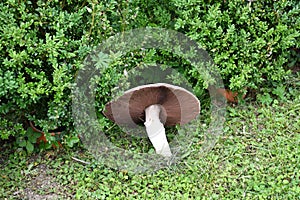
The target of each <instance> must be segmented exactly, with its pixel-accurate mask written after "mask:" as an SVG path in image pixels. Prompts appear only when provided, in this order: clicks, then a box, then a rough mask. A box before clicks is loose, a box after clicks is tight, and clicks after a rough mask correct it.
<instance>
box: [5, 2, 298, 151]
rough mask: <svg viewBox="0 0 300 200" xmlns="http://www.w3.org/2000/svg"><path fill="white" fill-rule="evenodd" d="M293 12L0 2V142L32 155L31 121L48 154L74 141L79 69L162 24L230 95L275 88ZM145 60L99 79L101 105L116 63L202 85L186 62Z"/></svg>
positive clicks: (292, 37)
mask: <svg viewBox="0 0 300 200" xmlns="http://www.w3.org/2000/svg"><path fill="white" fill-rule="evenodd" d="M299 12H300V8H299V3H297V1H296V0H294V1H292V0H289V1H276V2H273V1H270V0H268V1H253V2H252V1H243V0H233V1H223V0H222V1H221V0H219V1H214V2H212V1H204V0H189V1H186V0H181V1H178V0H171V1H167V0H160V1H154V0H150V1H142V0H136V1H126V0H122V1H98V2H97V1H89V0H87V1H86V0H80V1H72V0H67V1H42V0H33V1H17V0H7V1H6V2H2V3H0V35H1V37H0V44H1V45H0V65H1V68H0V138H1V139H8V138H9V137H10V136H14V137H16V138H18V140H17V141H19V145H20V146H22V147H23V146H26V147H27V150H31V149H32V148H31V146H30V145H29V146H28V145H25V144H27V143H28V144H29V143H31V142H32V137H31V135H32V131H33V127H32V126H30V123H29V122H33V123H34V126H35V127H38V129H40V130H42V131H43V132H45V134H46V138H47V139H48V140H49V141H50V143H47V145H46V146H45V148H47V147H50V146H51V143H55V142H57V141H59V140H61V141H62V142H64V143H66V144H68V145H69V146H73V144H74V143H76V142H78V138H77V136H76V132H75V131H74V128H73V121H72V116H71V103H72V102H71V86H72V83H73V82H74V79H75V77H76V73H77V71H78V70H79V69H80V68H81V66H82V61H83V60H84V58H85V57H86V55H87V54H88V53H89V52H90V51H91V50H92V49H94V47H96V46H97V44H99V43H100V42H101V41H103V40H104V39H106V38H108V37H109V36H111V35H114V34H115V33H118V32H122V31H125V30H129V29H132V28H140V27H145V26H159V27H164V28H170V29H176V30H178V31H180V32H183V33H185V34H187V35H188V36H190V37H191V38H192V39H194V40H196V41H197V42H199V44H200V45H202V46H203V47H204V48H205V49H206V50H207V51H208V52H209V53H210V55H211V56H212V57H213V59H214V61H215V63H216V64H217V65H218V66H219V67H220V69H221V74H222V76H223V78H224V80H225V82H226V81H227V82H228V84H229V87H230V88H232V89H234V90H240V89H243V88H245V87H249V88H252V89H255V88H259V87H261V86H265V87H268V86H269V85H272V84H273V81H277V82H279V83H280V81H282V80H283V79H284V77H285V76H286V75H287V74H288V63H289V62H291V60H289V59H288V58H289V57H291V55H292V52H291V50H290V49H291V48H292V47H293V48H299V46H300V42H299V35H300V34H299V27H300V19H299ZM153 52H154V53H153ZM144 54H145V52H137V53H136V54H134V56H133V57H130V56H129V57H127V58H126V57H125V58H124V59H123V60H120V61H119V62H118V63H117V65H115V68H114V69H112V70H110V71H111V74H110V79H107V80H106V79H105V80H104V79H103V80H102V81H101V82H100V88H101V89H100V90H99V92H101V93H100V94H99V95H100V96H102V97H103V98H101V102H99V106H103V105H104V104H105V103H106V101H108V99H109V94H110V90H111V88H112V87H113V86H114V83H116V82H117V80H118V77H120V74H121V73H123V69H122V68H121V67H122V66H123V65H125V64H128V66H129V68H130V67H134V66H135V65H136V64H137V63H140V62H142V61H144V60H145V59H149V58H150V59H151V58H153V62H155V61H156V62H159V63H164V62H167V63H169V64H172V65H174V66H176V67H177V68H179V70H181V71H183V73H184V74H186V75H189V76H190V80H192V81H194V83H193V85H194V86H196V87H199V88H200V89H203V86H201V84H199V83H198V81H200V82H201V80H200V78H199V75H198V74H193V73H192V72H191V71H192V70H191V69H190V68H189V65H188V64H187V63H186V62H185V61H184V60H180V58H179V59H177V58H175V59H174V57H173V55H171V54H168V53H167V52H160V51H149V52H147V51H146V55H144ZM143 56H144V57H146V58H143ZM131 58H132V59H131ZM164 60H166V61H164ZM176 60H177V61H176ZM117 66H120V67H119V68H118V67H117ZM108 71H109V70H108ZM108 73H109V72H108ZM201 87H202V88H201ZM199 88H198V89H199ZM53 131H54V132H62V134H61V135H59V136H58V137H56V136H53V135H51V134H50V133H51V132H53ZM76 138H77V139H76ZM24 141H27V143H26V142H25V143H24Z"/></svg>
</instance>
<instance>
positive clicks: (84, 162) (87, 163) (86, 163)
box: [72, 157, 91, 165]
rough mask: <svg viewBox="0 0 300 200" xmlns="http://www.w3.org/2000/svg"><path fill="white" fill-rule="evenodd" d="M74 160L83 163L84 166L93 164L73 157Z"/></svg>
mask: <svg viewBox="0 0 300 200" xmlns="http://www.w3.org/2000/svg"><path fill="white" fill-rule="evenodd" d="M72 159H73V160H75V161H77V162H80V163H83V164H85V165H89V164H91V163H90V162H86V161H83V160H80V159H78V158H75V157H72Z"/></svg>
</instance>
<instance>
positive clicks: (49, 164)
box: [0, 88, 300, 199]
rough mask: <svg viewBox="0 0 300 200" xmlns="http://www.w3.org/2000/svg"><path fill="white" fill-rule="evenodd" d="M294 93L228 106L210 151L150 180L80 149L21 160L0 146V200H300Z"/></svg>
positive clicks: (298, 101) (299, 107)
mask: <svg viewBox="0 0 300 200" xmlns="http://www.w3.org/2000/svg"><path fill="white" fill-rule="evenodd" d="M297 91H298V92H299V90H297V88H296V89H295V90H293V92H294V95H293V97H291V98H289V99H291V100H288V99H285V101H282V100H274V101H273V102H272V103H270V104H258V103H247V102H246V103H244V104H241V105H238V106H228V112H227V120H226V124H225V126H224V134H223V135H222V136H221V137H220V139H219V140H218V142H217V144H216V146H215V147H214V149H213V150H212V151H210V152H209V153H208V154H207V155H205V156H199V155H198V154H191V155H190V156H188V157H186V158H184V159H183V160H181V161H180V162H179V163H177V164H175V165H172V166H170V167H169V168H165V169H161V170H158V171H156V172H153V173H145V174H132V173H129V172H127V171H118V170H114V169H110V168H108V167H106V166H105V165H103V164H98V163H96V162H95V161H94V158H93V157H92V156H91V155H90V154H89V153H88V152H87V151H85V150H84V149H81V148H77V149H63V150H51V151H47V152H41V153H36V154H32V155H31V156H26V155H25V152H24V151H18V150H16V149H15V148H13V147H12V144H3V145H1V147H0V148H1V154H0V164H1V168H0V170H1V171H0V185H1V187H0V199H104V198H106V199H300V119H299V113H300V98H299V96H300V95H299V93H298V92H297ZM295 92H296V94H295ZM198 142H200V141H198ZM191 148H192V150H193V151H194V152H197V151H198V150H200V145H199V144H197V141H195V143H194V144H193V145H192V147H191ZM72 157H75V158H78V159H80V160H84V161H86V162H89V164H84V163H81V162H78V161H75V160H74V159H73V158H72Z"/></svg>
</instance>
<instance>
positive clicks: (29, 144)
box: [26, 141, 34, 153]
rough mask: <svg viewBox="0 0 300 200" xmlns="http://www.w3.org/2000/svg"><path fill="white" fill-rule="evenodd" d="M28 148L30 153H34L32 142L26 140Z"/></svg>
mask: <svg viewBox="0 0 300 200" xmlns="http://www.w3.org/2000/svg"><path fill="white" fill-rule="evenodd" d="M26 150H27V151H28V152H29V153H32V152H33V150H34V146H33V144H32V143H31V142H29V141H27V142H26Z"/></svg>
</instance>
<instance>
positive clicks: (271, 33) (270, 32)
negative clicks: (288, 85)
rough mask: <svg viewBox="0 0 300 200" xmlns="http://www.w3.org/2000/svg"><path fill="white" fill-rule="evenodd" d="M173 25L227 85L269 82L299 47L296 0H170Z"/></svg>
mask: <svg viewBox="0 0 300 200" xmlns="http://www.w3.org/2000/svg"><path fill="white" fill-rule="evenodd" d="M173 4H174V5H175V7H176V9H175V10H176V15H177V19H176V24H175V28H176V30H178V31H181V32H183V33H185V34H187V35H188V36H189V37H191V38H192V39H194V40H196V41H197V42H198V43H199V44H200V45H201V46H202V47H204V49H206V50H207V51H208V52H209V54H210V55H211V56H212V57H213V60H214V62H215V63H216V64H217V65H218V66H219V68H220V70H221V75H222V77H223V79H224V80H225V83H227V86H229V88H231V89H233V90H236V91H238V90H242V91H243V92H245V90H244V88H246V87H247V88H250V89H259V88H261V87H265V88H267V87H271V86H272V84H273V83H274V82H281V81H283V80H284V79H285V78H286V77H287V76H286V75H287V74H288V73H289V70H288V69H289V68H288V63H289V62H292V61H291V60H289V59H288V58H289V57H290V55H291V54H292V53H293V52H292V51H291V50H290V48H292V47H294V48H299V47H300V18H299V16H300V4H299V1H296V0H289V1H271V0H266V1H246V0H233V1H223V0H219V1H205V0H182V1H177V0H173Z"/></svg>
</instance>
